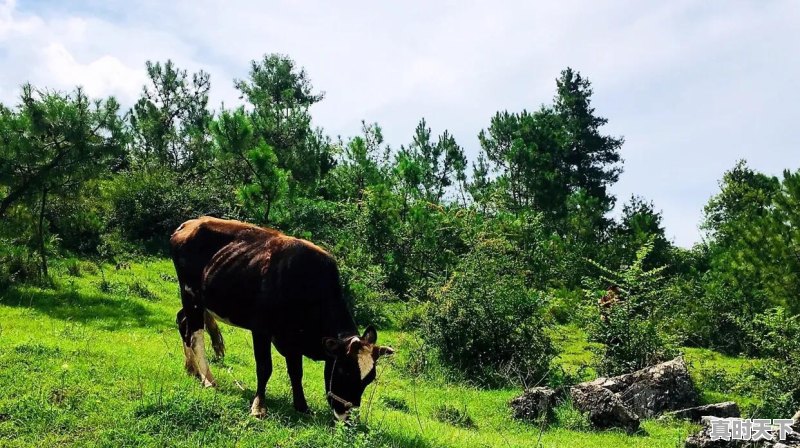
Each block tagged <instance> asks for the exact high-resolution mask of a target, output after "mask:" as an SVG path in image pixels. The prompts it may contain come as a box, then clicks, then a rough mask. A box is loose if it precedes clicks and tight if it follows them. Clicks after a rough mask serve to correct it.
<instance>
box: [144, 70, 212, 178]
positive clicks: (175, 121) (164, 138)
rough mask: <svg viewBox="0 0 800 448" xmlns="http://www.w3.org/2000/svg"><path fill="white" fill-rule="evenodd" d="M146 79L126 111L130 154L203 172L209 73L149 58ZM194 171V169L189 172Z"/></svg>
mask: <svg viewBox="0 0 800 448" xmlns="http://www.w3.org/2000/svg"><path fill="white" fill-rule="evenodd" d="M147 75H148V78H149V79H148V85H146V86H145V87H144V88H143V89H142V96H141V98H139V101H137V102H136V104H135V105H134V106H133V109H132V110H131V113H130V116H129V117H130V124H131V131H132V135H133V138H134V142H135V144H134V145H133V147H132V149H133V152H132V154H131V157H132V158H133V159H134V161H135V162H136V163H139V164H142V165H151V166H160V167H165V168H168V169H170V170H172V171H177V172H181V173H186V174H203V173H205V172H206V171H207V170H208V168H209V167H208V164H209V163H210V156H211V154H210V149H211V148H210V145H209V138H208V126H209V123H210V122H211V113H210V112H209V111H208V92H209V90H210V88H211V83H210V81H209V75H208V73H206V72H204V71H202V70H201V71H200V72H197V73H194V74H192V77H191V79H189V75H188V73H187V72H186V70H181V69H179V68H177V67H175V64H174V63H173V62H172V61H170V60H167V62H166V63H164V64H161V63H160V62H156V63H153V62H151V61H147ZM192 172H193V173H192Z"/></svg>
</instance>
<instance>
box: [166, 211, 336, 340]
mask: <svg viewBox="0 0 800 448" xmlns="http://www.w3.org/2000/svg"><path fill="white" fill-rule="evenodd" d="M170 243H171V246H172V256H173V261H174V263H175V267H176V270H177V272H178V279H179V282H180V283H181V288H182V289H183V291H182V292H183V293H184V294H191V296H192V297H194V298H196V300H197V304H198V305H201V306H203V307H205V308H207V309H208V310H209V311H211V312H213V313H214V314H215V315H217V316H219V317H220V318H221V319H223V320H225V321H228V322H229V323H232V324H234V325H238V326H241V327H244V328H251V329H252V328H253V327H258V326H263V325H269V326H270V327H272V328H273V329H274V330H275V331H276V332H277V333H285V334H296V333H303V334H307V335H308V336H312V335H311V334H309V333H316V331H312V330H323V328H322V327H325V326H328V325H329V322H327V321H326V317H325V316H331V315H332V314H334V315H337V316H335V318H334V320H335V321H336V322H345V325H344V326H345V327H347V328H346V329H348V330H349V329H350V328H349V327H350V326H351V325H352V324H351V323H352V318H350V316H349V313H348V312H347V311H346V305H345V304H344V302H343V299H342V297H341V289H340V286H339V274H338V269H337V267H336V263H335V261H334V260H333V258H332V257H331V256H330V255H329V254H328V253H327V252H325V251H324V250H322V249H320V248H319V247H317V246H315V245H314V244H312V243H310V242H308V241H305V240H301V239H297V238H293V237H289V236H286V235H284V234H283V233H281V232H278V231H276V230H272V229H265V228H261V227H257V226H254V225H251V224H246V223H242V222H239V221H228V220H222V219H217V218H209V217H201V218H198V219H193V220H190V221H187V222H185V223H184V224H182V225H181V226H180V227H179V228H178V229H177V230H176V231H175V232H174V233H173V235H172V238H171V239H170ZM335 326H336V327H337V328H334V329H333V330H341V328H338V327H341V325H339V324H337V325H335ZM325 331H330V329H327V328H326V329H325ZM313 338H314V339H313V340H314V341H315V342H318V339H317V336H316V335H314V336H313Z"/></svg>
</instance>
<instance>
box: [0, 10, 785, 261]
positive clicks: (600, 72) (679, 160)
mask: <svg viewBox="0 0 800 448" xmlns="http://www.w3.org/2000/svg"><path fill="white" fill-rule="evenodd" d="M797 23H800V3H798V2H795V1H793V0H776V1H771V2H749V1H729V2H697V1H690V0H679V1H675V2H662V3H659V4H653V3H648V2H637V1H634V0H609V1H604V2H593V1H573V0H567V1H562V2H558V3H554V2H549V3H548V2H546V3H543V4H542V3H540V2H525V1H509V2H502V3H497V2H490V1H468V2H464V1H442V2H425V1H421V0H420V1H407V2H401V3H396V2H389V3H385V2H384V3H376V2H368V1H351V2H291V1H272V2H268V3H265V2H256V1H253V0H250V1H232V2H224V3H222V2H210V1H174V2H166V3H165V2H156V1H153V0H143V1H141V2H137V3H136V5H135V6H132V5H131V4H130V3H128V2H121V1H117V0H109V1H104V2H99V1H96V0H85V1H82V2H69V4H67V3H63V2H45V3H38V2H37V3H36V4H34V3H30V4H27V3H26V4H16V3H14V2H13V1H12V2H8V1H7V2H6V3H5V4H3V5H2V6H0V63H2V64H3V67H4V70H3V71H2V72H0V100H2V101H3V102H8V101H11V100H13V98H14V96H15V95H16V93H17V91H18V89H17V88H16V87H15V86H18V85H19V84H21V83H23V82H25V81H32V82H34V83H36V84H39V85H46V86H51V87H58V88H70V87H72V85H74V84H78V83H79V84H82V85H84V86H85V87H86V88H87V90H89V91H90V92H91V93H92V94H96V95H111V94H113V95H116V96H118V97H119V99H120V101H121V102H122V103H123V104H127V105H130V104H131V103H132V102H133V101H135V99H136V97H137V96H138V93H139V91H140V89H141V84H142V80H143V79H144V62H145V61H146V60H148V59H151V60H165V59H167V58H172V59H173V60H175V62H176V63H177V64H178V65H179V66H180V67H184V68H187V69H189V70H192V71H196V70H199V69H201V68H202V69H205V70H206V71H208V72H209V73H210V74H211V80H212V95H211V97H212V104H213V105H214V106H217V105H218V104H220V103H221V102H223V101H224V102H225V103H226V105H229V106H232V105H235V104H237V103H238V102H239V99H238V95H237V92H236V91H235V89H234V88H233V84H232V80H233V79H234V78H242V77H245V76H246V75H247V70H248V65H249V61H250V60H252V59H258V58H260V57H261V56H262V55H263V54H264V53H271V52H279V53H286V54H289V55H290V56H291V57H293V58H294V59H295V60H296V61H297V62H298V63H299V64H301V65H303V66H305V67H306V69H307V70H308V72H309V74H310V76H311V79H312V81H313V82H314V84H315V86H317V88H318V89H320V90H324V91H325V92H326V99H325V100H324V101H323V102H322V103H320V104H319V105H317V106H315V108H314V110H313V113H314V118H315V122H316V123H317V124H318V125H321V126H323V127H324V128H325V129H326V130H327V131H328V132H329V133H331V134H332V135H337V134H338V135H343V136H348V135H353V134H355V133H357V132H358V131H359V129H360V122H361V120H362V119H366V120H367V121H377V122H379V123H380V124H381V125H382V126H383V128H384V134H385V136H386V138H387V140H388V141H389V142H390V143H391V144H392V145H393V146H395V147H396V146H399V145H400V144H403V143H406V142H407V141H409V139H410V137H411V135H412V132H413V129H414V126H415V125H416V122H417V121H418V120H419V119H420V118H421V117H423V116H424V117H426V118H427V119H428V123H429V124H430V125H431V126H432V127H433V130H434V132H440V131H442V130H443V129H445V128H447V129H449V130H451V131H452V132H453V133H454V135H455V136H456V138H457V139H458V141H459V142H460V143H461V144H462V145H463V146H464V147H465V148H466V149H467V151H468V153H469V155H470V156H471V157H474V156H475V155H476V154H477V152H478V150H479V146H478V142H477V138H476V135H477V133H478V132H479V131H480V129H482V128H484V127H485V126H486V125H487V124H488V122H489V118H490V117H491V116H492V115H493V114H494V112H496V111H498V110H505V109H508V110H512V111H517V110H521V109H523V108H527V109H535V108H537V107H538V106H539V105H540V104H541V103H546V102H550V101H551V99H552V96H553V93H554V90H555V82H554V80H555V78H556V77H557V76H558V73H559V71H560V70H562V69H563V68H565V67H566V66H572V67H574V68H576V69H578V70H580V71H581V72H582V73H583V74H584V75H586V76H588V77H589V78H590V79H591V80H592V82H593V85H594V89H595V97H594V104H595V106H596V108H597V112H598V113H599V114H600V115H602V116H605V117H607V118H609V120H610V122H609V125H608V126H607V129H606V131H607V132H609V133H612V134H615V135H624V136H625V137H626V145H625V147H624V148H623V157H624V158H625V159H626V164H625V173H624V174H623V176H622V178H621V180H620V182H619V183H618V184H617V185H616V186H615V187H614V192H615V193H616V194H617V195H618V197H619V198H620V202H622V201H624V200H625V199H626V198H627V197H629V196H630V195H631V194H633V193H636V194H641V195H643V196H645V197H647V198H649V199H652V200H654V201H655V203H656V207H657V208H662V209H663V212H664V222H665V224H666V227H667V232H668V234H670V235H672V236H674V238H675V240H676V242H677V243H679V244H681V245H689V244H691V243H692V242H694V241H697V240H698V238H699V233H698V231H697V224H698V222H699V220H700V217H701V211H702V206H703V204H704V203H705V202H706V201H707V199H708V197H709V196H710V195H711V194H713V193H714V191H715V190H716V188H717V186H716V181H717V179H718V178H719V177H721V175H722V172H723V171H724V170H725V169H727V168H730V167H731V166H733V164H734V162H735V161H736V159H738V158H747V159H749V160H750V161H751V164H752V165H753V166H754V167H756V168H758V169H763V170H766V171H768V172H771V173H775V174H777V172H778V171H779V170H780V169H782V168H784V167H794V168H796V167H797V166H796V165H797V163H798V159H797V156H796V154H797V147H798V144H800V137H798V134H797V133H796V132H794V127H795V125H794V123H795V122H796V121H797V119H798V118H800V117H798V115H797V113H796V112H795V110H796V107H795V104H797V103H798V102H800V93H798V91H797V90H796V89H793V88H792V87H791V86H792V85H793V84H794V82H795V80H796V79H797V78H798V75H800V60H798V59H797V58H796V57H795V53H796V51H795V48H794V42H795V41H796V40H797V37H798V36H797V27H796V24H797Z"/></svg>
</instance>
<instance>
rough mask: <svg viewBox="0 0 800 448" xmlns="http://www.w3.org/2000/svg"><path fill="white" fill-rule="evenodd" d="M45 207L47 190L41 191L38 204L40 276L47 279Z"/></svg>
mask: <svg viewBox="0 0 800 448" xmlns="http://www.w3.org/2000/svg"><path fill="white" fill-rule="evenodd" d="M46 205H47V188H43V189H42V202H41V203H40V204H39V258H40V260H41V268H40V269H41V274H42V276H43V278H45V279H46V278H47V277H48V273H47V253H46V250H45V244H44V210H45V206H46Z"/></svg>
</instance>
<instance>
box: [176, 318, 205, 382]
mask: <svg viewBox="0 0 800 448" xmlns="http://www.w3.org/2000/svg"><path fill="white" fill-rule="evenodd" d="M175 322H176V323H177V324H178V333H180V335H181V340H182V341H183V357H184V359H183V366H184V368H186V372H187V373H188V374H189V375H192V376H196V377H199V376H200V373H199V372H198V371H197V364H196V363H195V362H194V353H193V352H192V343H191V335H192V330H191V329H189V320H188V319H187V318H186V312H185V311H184V310H183V309H181V310H180V311H178V315H177V317H176V318H175Z"/></svg>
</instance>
